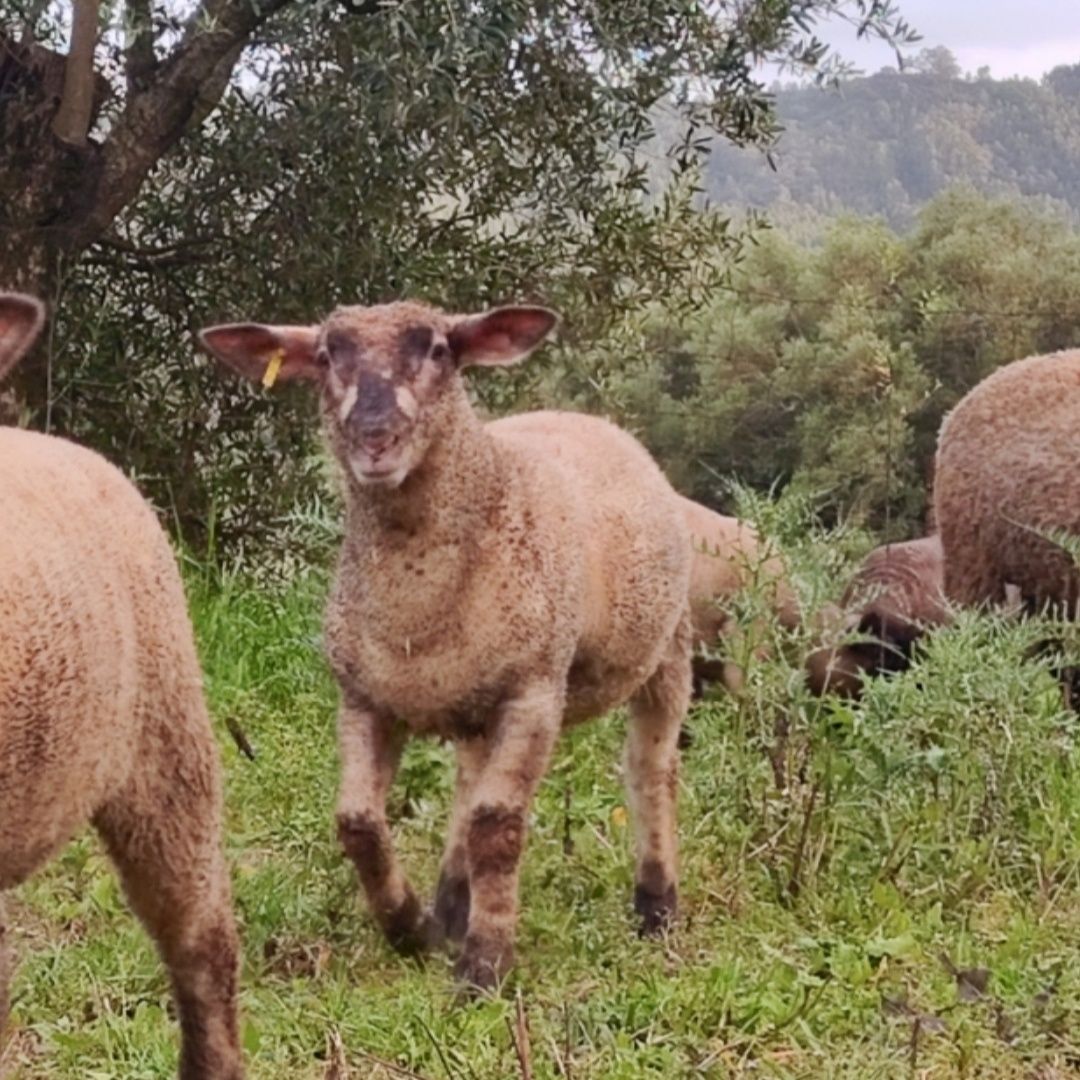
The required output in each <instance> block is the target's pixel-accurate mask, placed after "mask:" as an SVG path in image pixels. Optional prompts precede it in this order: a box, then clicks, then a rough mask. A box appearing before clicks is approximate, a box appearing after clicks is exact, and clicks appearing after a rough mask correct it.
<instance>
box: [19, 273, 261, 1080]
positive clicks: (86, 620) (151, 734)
mask: <svg viewBox="0 0 1080 1080" xmlns="http://www.w3.org/2000/svg"><path fill="white" fill-rule="evenodd" d="M43 315H44V311H43V308H42V307H41V305H40V304H38V303H37V301H35V300H32V299H30V298H28V297H25V296H20V295H15V294H0V375H2V374H3V373H4V372H6V371H7V370H8V369H10V368H11V367H12V366H13V364H14V363H15V361H16V360H18V359H19V357H20V355H21V354H22V353H23V352H25V351H26V349H27V348H28V347H29V346H30V344H31V343H32V341H33V339H34V337H35V336H36V335H37V332H38V330H39V328H40V326H41V323H42V319H43ZM0 462H2V463H3V464H2V466H0V628H2V630H0V896H2V893H3V891H4V890H7V889H10V888H12V887H13V886H16V885H18V884H20V883H21V882H23V881H25V880H26V879H27V878H28V877H29V876H30V874H31V873H33V872H34V871H35V870H37V869H38V868H39V867H41V866H42V864H44V863H45V862H46V860H48V859H49V858H50V857H51V856H53V855H55V854H56V853H57V852H58V851H59V850H60V848H61V847H63V846H64V845H65V844H66V843H67V842H68V840H69V839H70V838H71V837H72V836H73V834H74V833H75V832H76V830H78V829H79V828H81V827H82V826H83V825H84V824H86V823H87V822H92V823H93V824H94V826H95V827H96V829H97V831H98V832H99V833H100V834H101V836H102V838H103V840H104V842H105V845H106V848H107V849H108V851H109V853H110V855H111V856H112V859H113V861H114V863H115V864H116V867H117V869H118V871H119V873H120V876H121V878H122V880H123V884H124V887H125V891H126V893H127V897H128V899H129V901H130V903H131V906H132V907H133V908H134V909H135V912H136V913H137V914H138V916H139V917H140V918H141V920H142V921H143V923H144V925H145V926H146V928H147V930H148V931H149V932H150V934H151V935H152V936H153V938H154V939H155V941H156V942H157V945H158V948H159V949H160V951H161V954H162V956H163V958H164V961H165V963H166V965H167V966H168V969H169V973H170V975H171V977H172V983H173V989H174V993H175V998H176V1004H177V1009H178V1012H179V1019H180V1026H181V1030H182V1035H183V1046H182V1051H181V1057H180V1076H181V1078H183V1080H197V1078H198V1080H208V1078H209V1080H240V1078H241V1076H242V1073H243V1070H242V1063H241V1057H240V1051H239V1043H238V1039H237V1013H236V979H237V956H238V951H237V938H236V931H235V927H234V923H233V913H232V903H231V899H230V885H229V877H228V873H227V870H226V866H225V862H224V858H223V854H222V850H221V844H220V839H219V837H220V833H221V781H220V776H219V765H218V759H217V752H216V747H215V744H214V738H213V734H212V732H211V729H210V723H209V718H208V716H207V712H206V707H205V704H204V701H203V696H202V686H201V676H200V672H199V667H198V662H197V659H196V655H195V646H194V641H193V639H192V631H191V625H190V623H189V621H188V619H187V614H186V607H185V601H184V593H183V589H182V587H181V583H180V577H179V574H178V573H177V569H176V565H175V562H174V560H173V556H172V552H171V550H170V547H169V543H168V541H167V540H166V538H165V535H164V533H163V532H162V530H161V528H160V526H159V525H158V523H157V520H156V518H155V516H154V513H153V511H152V510H151V509H150V507H149V506H148V505H147V504H146V503H145V502H144V501H143V499H142V498H141V497H140V496H139V494H138V493H137V492H136V491H135V489H134V487H132V485H131V484H130V483H128V481H127V480H126V479H125V478H124V477H123V476H122V475H121V473H120V472H119V471H118V470H116V469H114V468H113V467H112V466H111V465H109V464H107V463H106V462H105V461H104V460H103V459H102V458H100V457H99V456H98V455H97V454H94V453H92V452H91V451H89V450H86V449H83V448H82V447H79V446H75V445H73V444H72V443H68V442H65V441H63V440H61V439H57V438H53V437H50V436H47V435H41V434H37V433H34V432H30V431H22V430H16V429H11V428H0ZM2 916H3V912H2V910H0V1030H2V1028H3V1026H4V1022H5V1020H6V1017H7V1014H8V1008H9V999H8V982H9V978H10V966H11V965H10V960H11V957H10V948H9V946H8V944H7V940H6V934H5V927H4V920H3V917H2Z"/></svg>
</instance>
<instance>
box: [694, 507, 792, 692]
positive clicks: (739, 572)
mask: <svg viewBox="0 0 1080 1080" xmlns="http://www.w3.org/2000/svg"><path fill="white" fill-rule="evenodd" d="M679 506H680V508H681V510H682V513H683V517H684V518H685V520H686V524H687V526H688V527H689V529H690V539H691V545H692V548H693V561H692V563H691V568H690V617H691V621H692V625H693V642H694V658H693V673H694V694H695V696H700V695H701V694H702V693H703V691H704V687H705V684H706V683H709V682H716V683H720V684H722V685H723V686H724V687H725V688H726V689H727V690H728V691H729V692H730V693H738V692H739V691H740V690H741V689H742V686H743V679H744V675H743V672H742V670H741V668H740V667H739V666H738V664H736V663H734V661H732V660H716V659H710V658H709V657H708V656H707V655H706V653H705V650H707V649H711V648H714V647H715V646H716V644H717V642H718V641H719V640H721V639H727V641H728V642H729V643H730V642H731V641H732V640H734V638H735V636H736V633H737V630H736V627H735V625H734V620H733V619H732V616H731V611H730V605H731V601H732V599H733V598H734V597H735V596H736V595H737V594H738V593H739V592H740V591H742V590H743V589H746V588H747V587H749V586H751V585H753V584H759V585H761V586H763V587H764V588H765V589H766V590H767V592H768V600H769V604H770V606H771V607H772V609H773V610H774V612H775V613H776V615H777V617H778V619H779V621H780V624H781V625H782V626H784V627H787V628H788V629H793V628H794V627H795V626H797V625H798V623H799V608H798V602H797V599H796V597H795V594H794V592H793V591H792V589H791V586H790V585H789V584H788V582H787V578H786V573H785V569H784V564H783V561H782V560H781V559H780V558H779V557H778V556H777V555H770V554H768V553H767V552H766V551H764V550H763V549H762V545H761V541H760V539H759V538H758V534H757V532H756V530H755V529H754V528H753V527H752V526H750V525H747V524H746V523H745V522H743V521H740V520H739V519H738V518H733V517H725V516H724V515H723V514H718V513H716V512H715V511H713V510H710V509H708V507H705V506H702V505H701V504H700V503H696V502H694V501H693V500H692V499H687V498H684V497H683V496H679Z"/></svg>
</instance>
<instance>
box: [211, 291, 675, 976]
mask: <svg viewBox="0 0 1080 1080" xmlns="http://www.w3.org/2000/svg"><path fill="white" fill-rule="evenodd" d="M555 322H556V318H555V316H554V315H553V314H552V313H551V312H550V311H547V310H546V309H543V308H536V307H503V308H496V309H494V310H491V311H488V312H486V313H484V314H479V315H451V314H448V313H446V312H444V311H442V310H439V309H437V308H434V307H429V306H427V305H424V304H420V303H415V302H408V301H403V302H398V303H393V304H387V305H381V306H376V307H367V308H365V307H343V308H338V309H337V310H336V311H334V312H333V313H332V314H331V315H330V316H329V317H328V318H327V319H326V321H325V322H324V323H323V324H322V325H321V326H309V327H305V326H267V325H260V324H251V323H245V324H234V325H227V326H216V327H212V328H209V329H207V330H204V331H203V332H202V334H201V340H202V342H203V344H204V346H205V347H206V348H207V349H208V350H209V351H210V352H211V353H213V354H214V355H215V356H217V357H218V358H219V359H221V360H222V361H224V362H225V363H227V364H229V365H230V366H232V367H233V368H235V369H236V370H237V371H238V372H240V373H241V374H243V375H245V376H247V377H248V378H251V379H255V380H257V379H263V380H264V381H271V380H272V379H273V378H275V377H278V378H282V379H305V380H309V381H312V382H314V383H316V384H317V386H318V388H319V390H320V400H321V411H322V417H323V423H324V428H325V432H326V436H327V439H328V441H329V444H330V446H331V448H332V449H333V451H334V453H335V455H336V457H337V458H338V460H339V462H340V464H341V466H342V472H343V476H344V487H345V497H346V530H345V540H344V543H343V547H342V551H341V555H340V560H339V563H338V568H337V574H336V578H335V583H334V586H333V588H332V591H331V596H330V599H329V603H328V608H327V612H326V620H325V632H324V638H325V644H326V649H327V653H328V656H329V659H330V664H331V667H332V669H333V671H334V673H335V675H336V677H337V680H338V683H339V684H340V689H341V697H342V702H341V709H340V714H339V721H338V731H339V742H340V750H341V762H342V774H341V786H340V793H339V800H338V808H337V826H338V834H339V837H340V840H341V843H342V845H343V847H344V849H345V851H346V853H347V854H348V855H349V857H350V858H351V859H352V861H353V862H354V864H355V866H356V869H357V872H358V875H359V878H360V881H361V883H362V885H363V888H364V890H365V892H366V894H367V898H368V902H369V905H370V907H371V909H372V911H373V913H374V916H375V918H376V920H377V921H378V922H379V924H380V925H381V927H382V929H383V931H384V933H385V934H386V936H387V937H388V939H389V940H390V941H391V942H392V943H393V944H394V945H396V946H397V947H398V948H400V949H403V950H411V949H417V948H421V947H423V946H424V945H425V944H447V945H449V946H451V947H452V948H455V949H456V948H458V947H459V946H460V953H459V956H458V959H457V963H456V965H455V970H456V974H457V977H458V979H459V980H460V981H461V983H462V984H463V985H464V987H465V988H466V990H467V991H474V990H477V989H489V988H492V987H494V986H495V985H497V984H498V982H499V980H500V979H501V978H502V977H503V976H504V975H505V973H506V972H507V971H508V969H509V967H510V965H511V963H512V959H513V948H514V937H515V928H516V920H517V906H518V898H517V893H518V872H519V864H520V858H521V854H522V849H523V846H524V843H525V832H526V821H527V817H528V813H529V807H530V805H531V803H532V799H533V795H534V793H535V791H536V788H537V785H538V784H539V781H540V779H541V778H542V776H543V774H544V772H545V770H546V767H547V764H548V761H549V759H550V757H551V754H552V750H553V747H554V744H555V740H556V738H557V736H558V735H559V733H560V730H561V729H562V728H563V727H564V726H565V725H567V724H571V723H575V722H578V721H581V720H585V719H587V718H590V717H597V716H600V715H601V714H603V713H605V712H607V711H608V710H610V709H612V708H614V707H615V706H618V705H621V704H623V703H629V706H630V714H631V719H630V730H629V737H628V741H627V751H626V774H627V784H628V789H629V795H630V802H631V806H632V809H633V811H634V819H635V833H636V842H637V866H636V871H635V883H636V884H635V889H634V907H635V909H636V911H637V913H638V915H639V916H640V919H641V927H642V930H643V932H647V933H655V932H657V931H659V930H660V929H661V928H663V927H665V926H666V925H668V924H669V922H670V921H671V920H672V919H673V917H674V916H675V913H676V906H677V901H676V838H675V797H676V787H677V769H678V753H677V748H676V742H677V738H678V734H679V728H680V725H681V722H682V719H683V716H684V714H685V712H686V708H687V704H688V701H689V697H690V648H691V644H690V620H689V613H688V610H687V609H688V601H687V589H688V582H689V575H690V552H691V549H690V539H689V536H688V535H687V531H686V527H685V525H684V523H683V520H682V518H681V516H680V515H679V512H678V504H677V501H676V496H675V493H674V491H673V490H672V489H671V487H670V486H669V484H668V482H667V480H666V479H665V478H664V476H663V474H662V473H661V472H660V470H659V468H658V467H657V466H656V464H655V463H654V462H653V460H652V458H651V457H650V456H649V455H648V453H647V452H646V451H645V449H644V448H643V447H642V446H641V445H640V444H639V443H637V442H636V440H634V439H633V438H632V437H631V436H629V435H627V434H626V433H625V432H623V431H621V430H619V429H618V428H616V427H614V426H613V425H611V424H609V423H607V422H605V421H603V420H599V419H596V418H593V417H587V416H574V417H573V418H572V419H569V418H568V414H561V413H556V412H534V413H526V414H523V415H519V416H514V417H510V418H506V419H501V420H497V421H494V422H491V423H488V424H483V423H481V421H480V419H479V418H478V416H477V415H476V413H475V412H474V410H473V408H472V406H471V405H470V404H469V400H468V397H467V394H466V389H465V383H464V380H463V378H462V375H461V371H462V370H463V369H464V368H467V367H470V366H482V365H494V366H499V365H509V364H513V363H516V362H517V361H519V360H521V359H523V358H524V357H525V356H526V355H528V354H529V353H530V352H531V351H532V350H533V349H534V348H535V347H536V346H538V345H539V344H540V343H541V342H542V341H543V340H544V339H545V338H546V337H547V335H548V334H549V332H550V331H551V330H552V328H553V327H554V324H555ZM409 734H415V735H420V734H431V735H436V736H440V737H442V738H445V739H449V740H451V741H452V742H453V744H454V747H455V751H456V757H457V783H456V791H455V797H454V804H453V808H452V812H451V821H450V827H449V836H448V840H447V844H446V849H445V854H444V857H443V860H442V866H441V871H440V875H439V881H438V885H437V887H436V894H435V901H434V905H433V907H432V909H431V910H429V911H427V912H424V911H422V909H421V907H420V904H419V902H418V900H417V898H416V895H415V893H414V892H413V889H412V887H411V886H410V885H409V883H408V881H407V880H406V878H405V876H404V874H403V872H402V870H401V869H400V867H399V865H398V862H397V859H396V857H395V854H394V850H393V846H392V840H391V835H390V830H389V827H388V824H387V818H386V806H385V804H386V797H387V790H388V788H389V786H390V784H391V782H392V779H393V776H394V771H395V768H396V766H397V762H398V758H399V756H400V753H401V750H402V745H403V742H404V741H405V738H406V737H407V735H409Z"/></svg>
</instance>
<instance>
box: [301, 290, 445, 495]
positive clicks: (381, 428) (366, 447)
mask: <svg viewBox="0 0 1080 1080" xmlns="http://www.w3.org/2000/svg"><path fill="white" fill-rule="evenodd" d="M452 333H453V327H452V324H451V320H450V319H449V318H448V317H447V316H445V315H443V314H442V313H441V312H437V311H434V310H432V309H429V308H424V307H422V306H421V305H419V304H391V305H387V306H386V307H381V308H341V309H339V310H338V311H336V312H334V314H333V315H331V316H330V318H329V319H327V321H326V323H325V324H324V325H323V328H322V331H321V333H320V337H319V345H318V351H317V353H316V360H317V361H318V363H319V364H320V365H322V366H323V367H324V369H325V372H326V374H325V377H324V379H323V383H322V407H323V418H324V420H325V423H326V425H327V428H328V430H329V432H330V436H331V442H332V444H333V446H334V448H335V450H336V451H337V454H338V456H339V457H340V458H341V461H342V464H343V465H344V466H345V468H346V469H348V471H349V473H350V474H351V475H352V476H353V477H354V478H355V479H356V480H357V481H358V482H359V483H360V484H364V485H385V486H388V487H397V486H399V485H400V484H401V482H402V481H403V480H404V479H405V477H406V476H408V475H409V473H410V472H412V470H413V469H414V468H416V466H417V465H419V463H420V462H421V461H422V460H423V458H424V455H425V454H426V452H427V449H428V447H429V446H430V444H431V441H432V438H433V436H434V435H435V433H436V431H437V428H438V422H437V420H438V413H439V404H440V401H441V400H442V398H443V397H444V395H445V394H446V392H447V390H448V389H449V387H450V386H451V384H452V383H453V382H454V381H455V380H457V379H458V378H459V375H458V363H457V360H456V358H455V352H454V349H453V348H452V345H451V336H452Z"/></svg>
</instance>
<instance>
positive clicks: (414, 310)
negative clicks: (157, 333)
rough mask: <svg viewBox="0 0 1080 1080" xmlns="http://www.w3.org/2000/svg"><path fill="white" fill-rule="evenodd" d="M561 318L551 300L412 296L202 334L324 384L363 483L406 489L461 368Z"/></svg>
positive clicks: (274, 368) (253, 359)
mask: <svg viewBox="0 0 1080 1080" xmlns="http://www.w3.org/2000/svg"><path fill="white" fill-rule="evenodd" d="M555 322H556V318H555V316H554V314H552V313H551V312H550V311H548V310H547V309H546V308H538V307H504V308H495V309H494V310H492V311H489V312H485V313H484V314H482V315H448V314H447V313H446V312H443V311H440V310H438V309H437V308H432V307H428V306H427V305H425V304H415V303H407V302H405V303H397V304H384V305H382V306H379V307H368V308H365V307H343V308H338V309H337V310H336V311H335V312H334V313H333V314H332V315H330V317H329V318H328V319H327V320H326V322H325V323H323V324H322V326H267V325H263V324H260V323H234V324H230V325H227V326H215V327H211V328H209V329H207V330H204V331H203V332H202V333H201V334H200V338H201V340H202V343H203V344H204V345H205V346H206V348H207V349H209V350H210V351H211V352H212V353H214V354H215V355H216V356H217V357H219V358H220V359H222V360H224V361H225V362H226V363H227V364H229V365H230V366H231V367H233V368H235V369H236V370H237V371H239V372H240V373H241V374H243V375H246V376H247V377H248V378H250V379H254V380H262V381H263V383H264V384H265V385H271V384H272V383H273V382H274V381H275V380H277V379H281V380H286V379H308V380H311V381H314V382H318V383H319V385H320V387H321V389H322V410H323V418H324V422H325V424H326V426H327V430H328V432H329V435H330V440H331V442H332V443H333V445H334V449H335V451H336V453H337V455H338V457H339V458H340V460H341V462H342V464H343V465H344V466H345V468H346V469H347V470H348V471H349V473H350V474H351V475H352V476H353V477H354V478H355V479H356V480H357V482H359V483H360V484H362V485H364V486H387V487H398V486H400V484H401V483H402V482H403V481H404V480H405V478H406V477H407V476H408V475H409V473H411V472H412V471H413V469H415V468H416V467H417V466H418V465H419V463H420V462H421V461H422V460H423V458H424V455H425V454H426V453H427V450H428V447H429V446H430V445H431V443H432V441H433V439H434V438H435V437H436V436H437V434H438V431H439V426H440V422H441V420H440V413H441V410H440V405H441V404H442V403H443V402H444V401H446V399H447V395H448V394H450V393H452V392H454V391H456V390H457V381H458V380H459V379H460V375H459V372H460V371H461V370H462V369H463V368H466V367H470V366H473V365H507V364H513V363H516V362H517V361H518V360H521V359H522V358H523V357H525V356H527V355H528V354H529V353H530V352H531V351H532V350H533V349H534V348H535V347H536V346H537V345H539V344H540V342H541V341H543V340H544V338H545V337H547V335H548V333H549V332H550V331H551V329H552V328H553V327H554V325H555Z"/></svg>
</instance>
